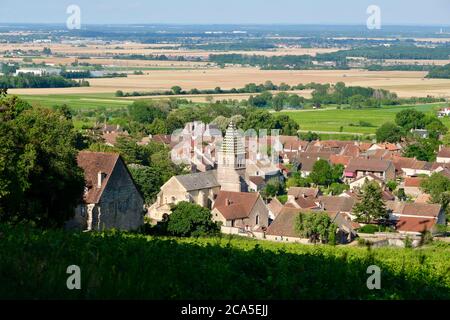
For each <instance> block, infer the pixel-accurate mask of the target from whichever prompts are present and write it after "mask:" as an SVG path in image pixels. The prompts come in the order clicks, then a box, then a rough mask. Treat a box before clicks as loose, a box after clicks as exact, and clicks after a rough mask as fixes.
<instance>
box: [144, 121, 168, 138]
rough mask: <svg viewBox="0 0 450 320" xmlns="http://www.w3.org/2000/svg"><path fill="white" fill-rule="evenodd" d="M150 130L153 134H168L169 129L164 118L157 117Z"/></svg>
mask: <svg viewBox="0 0 450 320" xmlns="http://www.w3.org/2000/svg"><path fill="white" fill-rule="evenodd" d="M148 131H149V132H150V134H153V135H157V134H167V133H168V130H167V125H166V122H165V121H164V120H163V119H159V118H156V119H154V120H153V122H152V124H150V125H149V126H148Z"/></svg>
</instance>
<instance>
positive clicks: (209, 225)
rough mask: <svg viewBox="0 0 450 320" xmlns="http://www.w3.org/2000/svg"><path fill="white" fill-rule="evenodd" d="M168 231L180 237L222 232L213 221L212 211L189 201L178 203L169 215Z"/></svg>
mask: <svg viewBox="0 0 450 320" xmlns="http://www.w3.org/2000/svg"><path fill="white" fill-rule="evenodd" d="M167 231H168V232H169V233H170V234H172V235H174V236H180V237H191V236H192V237H199V236H208V235H214V234H217V233H218V232H220V228H219V225H218V224H217V223H215V222H213V221H212V215H211V211H209V210H208V209H206V208H203V207H201V206H199V205H196V204H192V203H189V202H181V203H179V204H178V205H176V206H175V207H174V208H173V210H172V213H171V214H170V216H169V220H168V222H167Z"/></svg>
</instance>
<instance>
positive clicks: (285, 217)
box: [266, 206, 301, 238]
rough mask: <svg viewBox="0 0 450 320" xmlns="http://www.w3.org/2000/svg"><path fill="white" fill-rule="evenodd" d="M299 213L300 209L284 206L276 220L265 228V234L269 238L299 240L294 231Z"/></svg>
mask: <svg viewBox="0 0 450 320" xmlns="http://www.w3.org/2000/svg"><path fill="white" fill-rule="evenodd" d="M300 212H301V211H300V209H296V208H291V207H286V206H285V207H283V209H282V210H281V211H280V213H279V214H278V216H277V218H276V219H275V220H274V221H273V222H272V224H271V225H270V226H269V228H267V232H266V234H267V235H270V236H283V237H295V238H300V236H299V235H298V234H297V232H296V231H295V219H296V218H297V216H298V215H299V214H300Z"/></svg>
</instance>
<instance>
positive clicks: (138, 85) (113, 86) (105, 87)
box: [10, 67, 450, 97]
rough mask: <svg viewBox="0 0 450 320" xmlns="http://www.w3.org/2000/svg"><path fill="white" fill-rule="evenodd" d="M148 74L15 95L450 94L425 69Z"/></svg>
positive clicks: (449, 83)
mask: <svg viewBox="0 0 450 320" xmlns="http://www.w3.org/2000/svg"><path fill="white" fill-rule="evenodd" d="M146 73H147V74H146V75H143V76H135V75H130V76H129V77H128V78H111V79H90V80H89V82H90V83H91V87H83V88H62V89H59V88H58V89H14V90H10V92H11V93H16V94H67V93H70V94H72V93H114V92H115V91H117V90H123V91H125V92H129V91H163V90H169V89H170V88H171V87H173V86H174V85H179V86H181V87H182V88H183V89H186V90H189V89H193V88H197V89H213V88H215V87H221V88H223V89H231V88H240V87H243V86H245V85H246V84H248V83H251V82H254V83H264V82H265V81H267V80H271V81H273V82H274V83H276V84H280V83H281V82H286V83H288V84H290V85H296V84H299V83H309V82H317V83H336V82H339V81H342V82H345V83H346V84H347V85H358V86H365V87H374V88H383V89H387V90H392V91H394V92H396V93H397V94H398V95H399V96H401V97H411V96H416V97H426V96H427V95H435V96H442V97H450V80H448V79H424V77H425V75H426V72H416V71H381V72H380V71H365V70H345V71H342V70H305V71H302V70H297V71H285V70H280V71H275V70H259V69H258V68H238V67H232V68H225V69H219V68H210V69H204V70H203V69H201V70H152V71H149V72H146Z"/></svg>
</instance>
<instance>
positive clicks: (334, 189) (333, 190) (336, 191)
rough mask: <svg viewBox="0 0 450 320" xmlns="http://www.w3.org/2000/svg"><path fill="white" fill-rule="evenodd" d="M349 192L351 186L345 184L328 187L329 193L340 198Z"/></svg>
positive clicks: (334, 184)
mask: <svg viewBox="0 0 450 320" xmlns="http://www.w3.org/2000/svg"><path fill="white" fill-rule="evenodd" d="M348 190H350V186H349V185H348V184H344V183H337V182H333V183H332V184H331V185H330V186H329V187H328V192H329V193H330V194H331V195H333V196H338V195H340V194H342V193H344V192H345V191H348Z"/></svg>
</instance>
